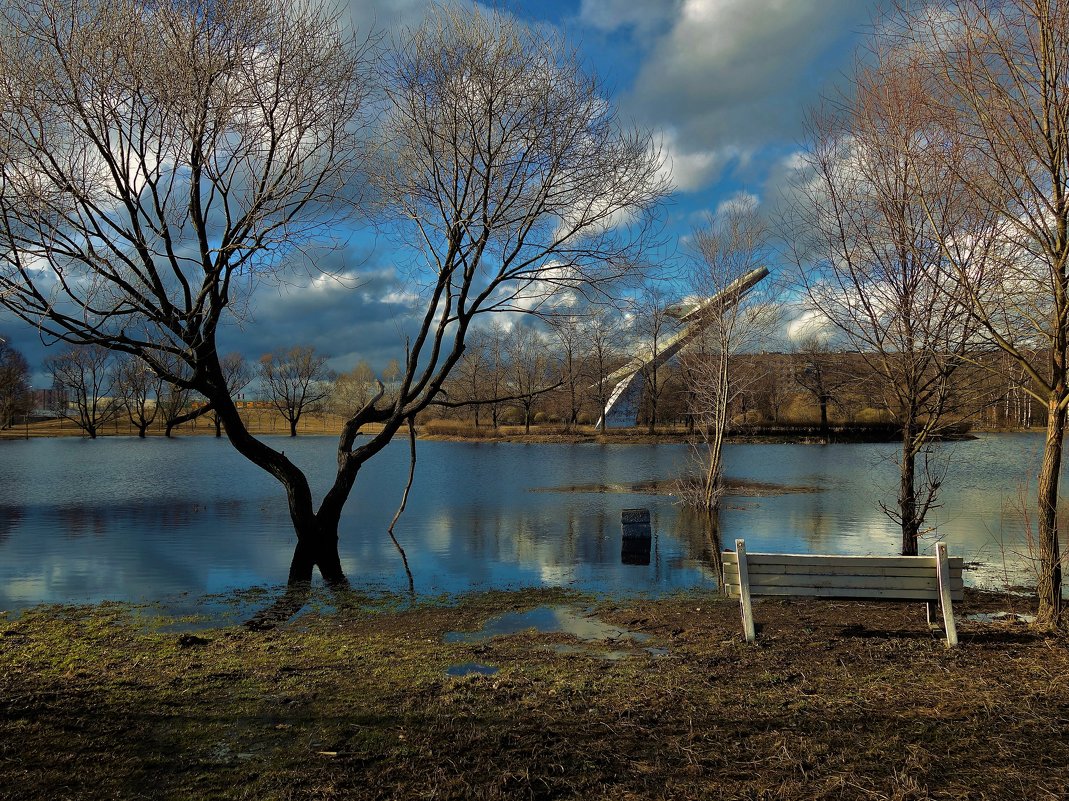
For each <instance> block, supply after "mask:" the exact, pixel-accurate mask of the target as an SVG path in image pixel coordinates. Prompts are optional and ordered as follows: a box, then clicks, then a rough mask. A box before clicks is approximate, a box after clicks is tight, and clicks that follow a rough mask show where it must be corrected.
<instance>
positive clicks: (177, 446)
mask: <svg viewBox="0 0 1069 801" xmlns="http://www.w3.org/2000/svg"><path fill="white" fill-rule="evenodd" d="M1041 440H1042V438H1041V437H1037V436H1034V435H1002V436H988V437H984V438H982V439H980V440H977V441H975V442H967V443H960V444H957V445H955V446H954V447H955V452H954V455H955V462H954V464H953V465H952V469H951V473H950V475H948V477H947V482H946V492H945V493H944V497H943V506H942V507H941V508H939V509H937V510H935V511H934V512H933V514H932V519H931V522H932V523H933V524H938V533H935V534H932V535H930V536H929V537H928V538H927V539H926V544H927V545H928V546H929V547H930V545H931V543H933V542H934V541H935V540H936V539H937V538H938V537H942V538H945V539H946V540H947V541H948V543H949V545H950V550H951V552H952V553H954V554H956V555H961V556H964V557H965V559H966V562H976V563H979V564H978V568H977V570H975V571H973V572H972V573H969V574H967V579H966V580H967V581H969V582H970V583H973V584H980V585H984V586H993V585H1001V584H1004V583H1006V582H1010V583H1017V584H1027V583H1029V582H1030V581H1031V580H1032V575H1031V572H1030V567H1029V562H1028V560H1027V558H1026V556H1027V545H1026V539H1027V538H1026V536H1025V520H1024V518H1023V517H1022V515H1021V513H1020V509H1021V508H1022V507H1021V506H1020V499H1021V498H1023V499H1024V504H1025V505H1024V508H1027V507H1028V505H1029V504H1030V503H1031V499H1032V497H1033V495H1034V489H1033V487H1032V484H1031V481H1032V476H1034V473H1035V469H1036V466H1037V464H1038V459H1039V450H1040V448H1041V445H1042V441H1041ZM279 446H280V447H284V448H285V449H286V453H287V455H289V456H290V457H291V458H293V459H294V460H295V461H296V462H297V463H298V464H300V465H302V466H303V467H305V469H306V470H307V471H308V473H309V477H310V480H311V483H312V486H313V491H315V492H318V493H322V492H324V491H325V490H326V488H327V487H328V486H329V484H330V479H331V475H330V473H329V469H330V465H331V464H332V460H333V457H332V448H333V446H334V442H333V440H332V439H330V438H313V437H309V438H299V439H298V440H296V441H293V440H289V439H288V438H279ZM893 454H894V446H893V445H842V446H828V447H817V446H800V445H732V446H729V447H728V449H727V452H726V456H727V460H728V465H729V467H728V472H729V475H730V476H731V477H732V478H735V479H740V480H748V481H756V482H766V483H781V484H789V485H795V486H812V487H819V488H822V489H823V491H820V492H811V493H791V494H784V495H769V496H765V497H757V498H751V497H748V498H742V499H732V498H729V499H727V501H726V503H725V504H724V507H723V509H722V512H721V515H720V518H719V520H716V521H703V520H701V519H698V518H696V517H694V516H693V515H689V514H686V513H683V512H681V511H680V510H679V509H678V508H677V507H676V506H675V505H674V503H673V501H672V499H671V498H669V497H666V496H657V495H646V494H635V493H631V494H626V493H604V492H601V493H599V492H541V491H539V492H534V491H532V490H534V489H537V488H545V487H576V486H580V485H586V486H591V485H606V484H641V483H642V482H652V481H656V480H658V479H665V478H671V477H673V476H676V475H678V474H679V472H680V471H681V470H683V469H685V467H686V465H687V463H688V456H687V452H686V449H685V447H683V446H669V445H662V446H597V445H582V446H567V445H538V446H528V445H519V444H505V443H498V444H479V443H442V442H427V443H421V444H420V446H419V459H420V461H419V464H418V467H417V471H416V478H415V482H414V484H413V488H412V496H411V499H410V503H409V507H408V510H407V511H406V513H405V515H404V516H403V517H402V518H401V520H400V522H399V523H398V525H397V527H396V528H395V534H396V535H397V539H398V541H399V542H400V543H401V544H402V545H403V546H404V547H405V548H406V550H407V553H408V556H409V560H410V563H411V568H412V573H413V578H414V582H415V589H416V591H417V592H418V593H421V594H427V595H430V594H438V593H442V592H447V593H452V592H460V591H465V590H468V589H472V588H475V589H478V588H489V587H514V586H530V585H553V586H574V587H578V588H582V589H590V590H600V591H612V592H620V593H632V592H647V593H657V592H665V591H669V590H672V589H676V588H681V587H689V586H694V585H698V584H704V585H706V586H709V585H715V583H716V581H717V576H718V573H719V563H718V558H719V553H720V551H721V550H722V548H723V547H724V546H725V544H726V545H727V547H731V545H732V544H733V542H734V540H735V538H737V537H744V538H745V539H746V540H747V546H748V547H749V549H750V550H751V551H787V552H791V551H819V552H825V553H845V554H872V553H894V552H895V549H896V548H897V547H898V542H899V533H898V531H897V530H896V529H895V527H894V524H893V523H891V521H889V520H888V519H887V518H886V516H884V515H883V513H882V512H881V511H880V509H879V502H880V500H884V501H887V500H888V499H890V500H892V501H893V497H894V488H895V487H896V480H897V477H896V474H895V467H894V464H893V461H892V457H893ZM407 467H408V460H407V449H406V447H405V444H404V443H396V444H395V445H393V446H391V447H390V448H387V450H386V451H385V452H383V454H381V456H380V457H377V458H376V460H375V461H374V462H373V463H372V464H371V466H369V467H368V468H367V469H365V471H364V472H363V473H362V474H361V476H360V479H359V481H358V482H357V487H356V490H355V492H354V496H353V498H352V500H351V501H350V504H349V505H348V507H347V509H346V514H345V516H344V517H343V520H342V527H341V530H342V559H343V564H344V566H345V569H346V570H347V571H348V573H349V574H350V577H351V578H352V580H353V583H354V586H356V587H357V588H363V589H371V590H374V589H386V590H394V591H402V592H403V591H406V590H407V588H408V583H407V578H406V576H405V572H404V567H403V565H402V564H401V560H400V557H399V555H398V553H397V550H396V549H395V548H394V545H393V543H392V542H391V541H390V539H389V537H388V536H387V534H386V528H387V526H388V525H389V521H390V518H391V517H392V515H393V512H394V510H395V509H396V504H397V501H399V500H400V496H401V492H402V490H403V488H404V485H405V481H406V479H407ZM0 486H3V487H4V497H3V504H4V506H3V507H0V609H9V608H15V607H20V606H23V605H27V604H33V603H39V602H50V601H74V602H84V601H97V600H101V599H106V598H110V599H130V600H153V599H160V598H167V597H171V596H177V595H178V594H180V593H183V592H189V593H192V594H194V595H197V594H205V593H216V592H225V591H227V590H229V589H232V588H236V587H250V586H256V585H271V584H276V583H278V582H279V581H281V580H283V579H284V577H285V576H286V572H287V569H288V566H289V559H290V556H291V555H292V542H293V534H292V530H291V529H290V525H289V520H288V516H287V512H286V506H285V501H284V497H283V495H282V492H281V491H280V489H279V488H278V486H277V485H276V484H275V483H274V482H273V480H272V479H270V478H269V477H268V476H266V475H265V474H263V473H262V472H261V471H259V470H257V469H256V468H254V467H253V466H251V465H249V464H248V463H247V462H245V461H244V460H243V459H241V458H240V457H239V456H238V455H237V454H235V453H234V452H233V450H232V449H231V448H230V447H229V445H228V444H227V443H226V442H220V441H217V440H215V439H214V438H201V437H189V438H183V439H176V440H164V439H155V440H153V439H149V440H144V441H142V440H137V439H124V438H116V439H107V440H98V441H96V442H88V441H83V440H76V439H64V440H30V441H24V440H19V441H5V442H0ZM635 507H645V508H648V509H649V510H650V513H651V516H650V524H651V538H650V544H649V551H648V554H649V556H648V562H647V560H645V559H643V560H639V561H642V562H643V563H642V564H628V563H622V560H621V553H622V547H623V543H622V537H621V529H620V514H621V512H622V510H623V509H625V508H635Z"/></svg>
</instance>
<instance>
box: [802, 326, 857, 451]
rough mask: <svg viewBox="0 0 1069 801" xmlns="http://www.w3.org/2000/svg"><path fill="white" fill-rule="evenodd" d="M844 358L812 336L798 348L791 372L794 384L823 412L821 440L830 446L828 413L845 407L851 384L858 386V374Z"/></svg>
mask: <svg viewBox="0 0 1069 801" xmlns="http://www.w3.org/2000/svg"><path fill="white" fill-rule="evenodd" d="M844 362H845V360H844V358H843V356H842V355H841V354H839V353H836V352H835V350H834V349H833V348H832V347H831V346H830V345H829V344H828V343H827V342H825V341H824V340H823V339H820V338H818V337H816V336H808V337H805V338H804V339H802V340H801V341H800V342H798V343H797V344H796V345H794V353H793V354H792V359H791V370H792V375H793V377H794V382H795V383H796V384H797V385H798V386H800V387H801V388H802V389H804V390H805V391H806V392H807V393H808V394H809V395H810V397H812V399H813V400H814V401H815V402H816V404H817V407H818V408H819V409H820V437H821V439H822V440H823V441H824V442H828V440H829V439H830V437H831V428H830V426H829V422H828V410H829V408H830V407H831V406H839V407H843V406H844V401H843V397H844V395H845V394H846V393H847V391H848V388H849V386H850V385H851V384H856V383H857V380H858V378H857V376H856V375H855V374H854V371H853V370H851V369H849V368H847V367H846V365H845V363H844Z"/></svg>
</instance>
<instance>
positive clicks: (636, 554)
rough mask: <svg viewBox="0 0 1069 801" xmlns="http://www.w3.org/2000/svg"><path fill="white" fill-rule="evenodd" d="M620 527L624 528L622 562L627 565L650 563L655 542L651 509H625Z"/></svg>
mask: <svg viewBox="0 0 1069 801" xmlns="http://www.w3.org/2000/svg"><path fill="white" fill-rule="evenodd" d="M620 528H621V529H622V530H623V538H622V539H621V543H620V562H621V563H623V564H625V565H648V564H649V563H650V548H651V546H652V543H653V533H652V531H651V529H650V510H649V509H624V510H623V511H622V512H621V513H620Z"/></svg>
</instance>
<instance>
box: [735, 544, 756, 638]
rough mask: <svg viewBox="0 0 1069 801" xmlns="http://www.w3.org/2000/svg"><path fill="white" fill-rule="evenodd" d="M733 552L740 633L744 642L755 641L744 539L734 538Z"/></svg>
mask: <svg viewBox="0 0 1069 801" xmlns="http://www.w3.org/2000/svg"><path fill="white" fill-rule="evenodd" d="M735 554H736V556H738V559H739V604H740V606H741V607H742V634H743V636H744V637H745V638H746V642H756V641H757V634H756V632H755V631H754V625H753V605H752V604H751V603H750V572H749V568H748V567H747V565H746V540H735Z"/></svg>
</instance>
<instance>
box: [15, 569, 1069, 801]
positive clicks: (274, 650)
mask: <svg viewBox="0 0 1069 801" xmlns="http://www.w3.org/2000/svg"><path fill="white" fill-rule="evenodd" d="M545 606H549V607H556V606H566V607H568V608H573V609H574V608H581V609H583V610H584V614H586V615H591V616H593V617H596V619H597V621H600V622H601V623H604V624H605V625H606V626H608V627H609V628H610V629H612V630H618V631H621V632H625V633H627V634H629V635H641V637H634V636H632V638H631V639H624V638H622V637H621V638H617V639H616V640H615V641H612V642H608V643H606V642H603V641H595V642H592V641H589V640H584V639H582V638H581V637H577V636H575V635H574V634H572V633H569V632H568V631H566V630H557V631H549V632H539V631H538V630H537V627H536V628H525V629H523V630H521V631H518V632H516V633H511V634H500V635H497V636H487V637H482V638H473V639H470V640H463V639H460V640H457V638H453V639H454V640H456V641H451V642H447V641H446V640H447V637H446V635H447V634H448V633H449V632H480V631H483V630H484V627H485V626H486V624H487V622H488V621H493V620H494V619H500V616H502V615H503V614H514V615H516V614H520V613H524V612H527V611H529V610H533V609H537V608H539V607H545ZM956 611H957V612H958V618H959V620H960V632H959V633H960V639H961V647H960V648H957V649H953V650H948V649H947V648H946V647H945V645H944V641H943V639H942V637H941V634H940V632H938V631H932V630H929V629H928V627H927V623H926V618H925V613H924V608H923V605H921V604H887V603H874V602H849V601H825V602H820V601H816V600H809V601H792V600H774V599H761V600H758V601H756V602H755V615H756V618H757V621H758V624H759V634H758V644H757V645H756V646H751V645H747V644H746V643H744V642H743V641H742V638H741V633H740V627H739V622H738V610H737V606H736V604H734V603H733V602H730V601H727V600H725V599H722V598H721V597H720V596H718V595H716V594H715V593H705V592H691V593H687V594H682V595H677V596H671V597H668V598H662V599H655V600H649V599H630V600H626V599H625V600H620V599H616V600H612V599H603V598H601V599H599V598H592V597H587V596H581V595H578V594H575V593H570V592H564V591H560V590H544V591H522V592H512V593H502V592H492V593H483V594H478V595H473V596H470V597H464V598H461V599H459V600H457V599H446V600H443V601H442V602H439V603H433V604H432V603H421V604H418V605H409V604H406V603H403V602H401V601H399V600H398V599H393V598H383V599H377V600H372V599H358V600H357V601H356V602H354V603H352V604H351V605H349V606H347V607H346V608H343V609H340V610H339V609H333V608H330V609H328V608H323V607H320V608H313V609H312V611H310V612H308V613H306V614H304V615H302V616H300V617H299V618H297V619H296V620H295V621H293V622H292V623H291V624H289V625H288V626H284V627H282V628H278V629H275V630H271V631H249V630H247V629H245V628H243V627H240V626H228V627H211V626H208V627H203V626H200V627H198V628H197V633H196V635H195V636H193V635H189V634H188V633H187V634H179V633H176V632H175V631H174V625H175V621H173V620H170V619H167V618H165V617H161V618H159V619H158V620H156V621H154V622H153V623H152V624H148V623H146V615H145V613H144V610H135V609H132V608H130V607H128V606H122V605H100V606H94V607H86V608H75V607H44V608H37V609H31V610H28V611H26V612H24V613H22V614H21V615H19V616H18V617H17V618H12V617H11V616H3V615H0V798H3V799H79V800H80V801H82V800H91V799H114V798H122V799H137V798H151V799H208V798H213V799H230V798H234V799H472V798H478V799H565V798H567V799H613V801H629V800H630V799H733V798H739V799H743V798H745V799H832V798H834V799H900V800H902V801H905V799H936V798H938V799H1011V798H1012V799H1057V798H1066V797H1069V640H1067V639H1066V637H1064V636H1062V635H1048V634H1045V633H1043V632H1039V631H1035V630H1033V629H1032V628H1030V627H1029V626H1028V625H1027V624H1025V623H1024V622H1022V621H1021V619H1020V618H1018V617H1017V616H1016V615H1017V614H1018V613H1028V612H1030V611H1033V610H1032V609H1031V604H1030V602H1029V600H1028V599H1026V598H1019V597H1013V596H996V595H989V594H979V593H975V592H968V593H967V596H966V600H965V602H964V603H963V604H960V605H959V606H958V607H957V608H956ZM996 612H1011V613H1014V614H1013V615H1007V616H1003V617H993V616H992V615H993V614H994V613H996ZM974 614H986V615H988V617H985V618H981V619H971V618H970V617H969V616H970V615H974ZM491 628H492V627H491ZM610 647H611V648H612V649H613V650H614V651H618V652H620V654H621V655H620V656H617V657H614V658H605V656H604V653H603V652H604V651H605V650H606V648H610ZM458 665H459V666H464V665H478V666H483V667H485V668H487V669H496V673H493V674H492V675H488V674H487V673H486V672H484V671H468V672H463V675H459V676H450V675H448V670H449V668H450V667H451V666H458Z"/></svg>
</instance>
